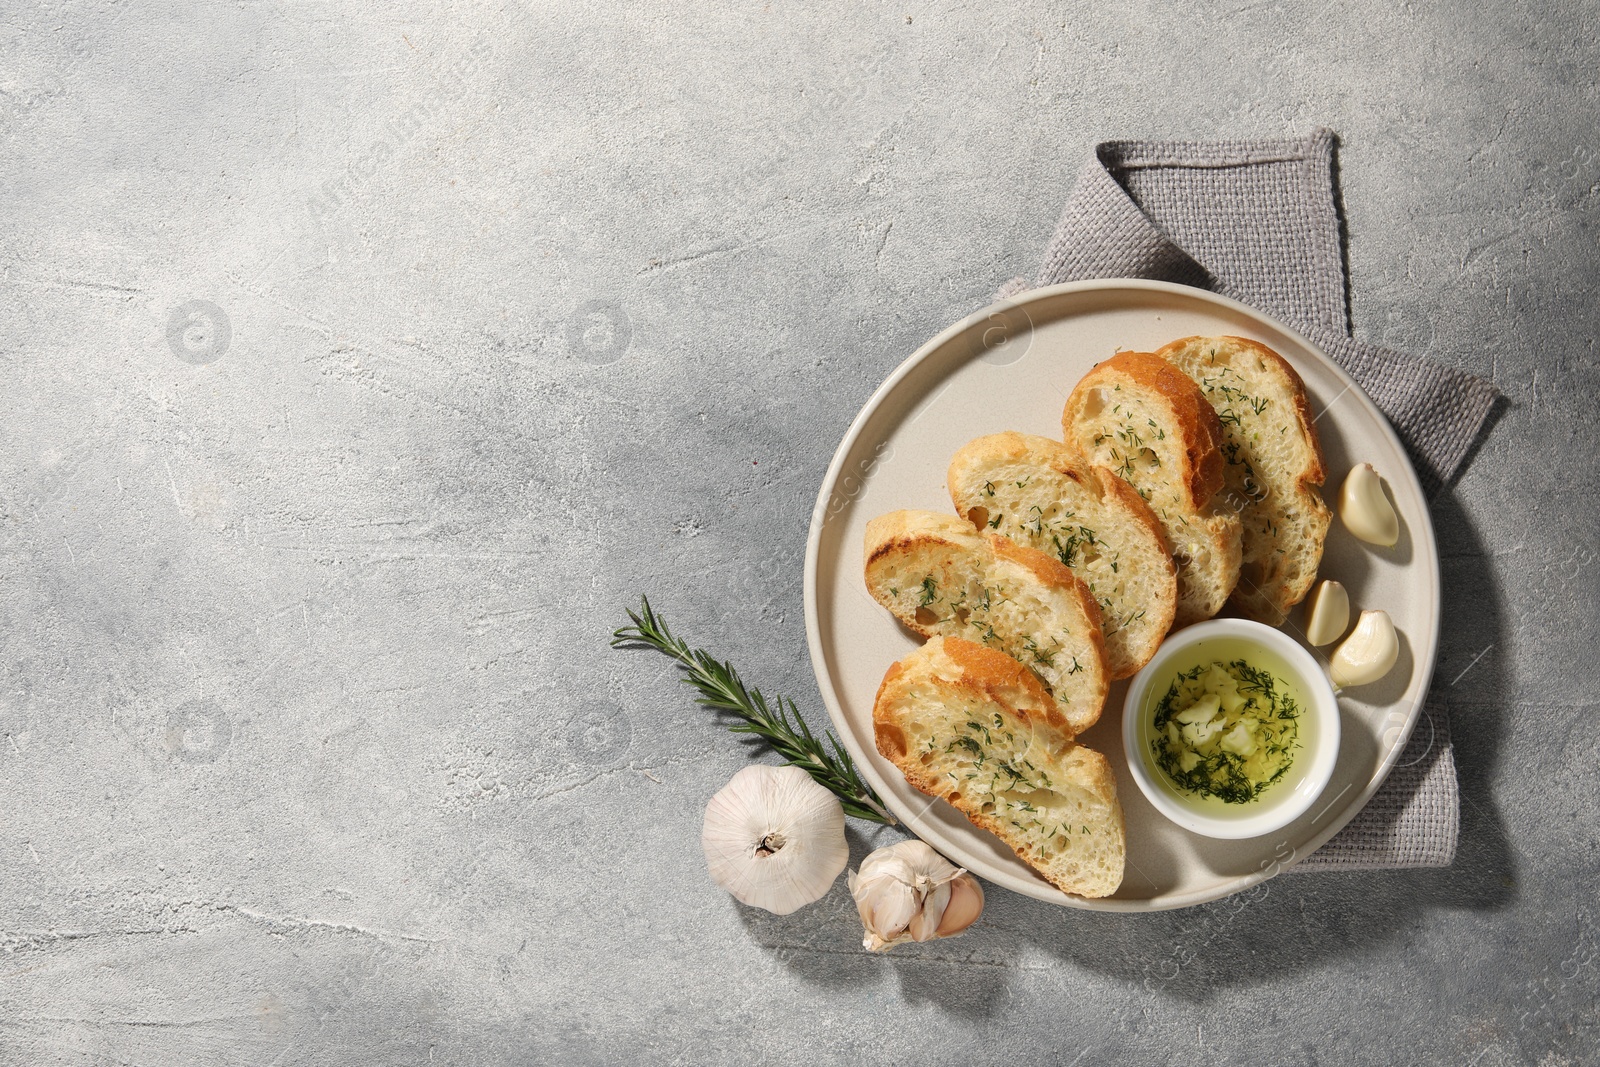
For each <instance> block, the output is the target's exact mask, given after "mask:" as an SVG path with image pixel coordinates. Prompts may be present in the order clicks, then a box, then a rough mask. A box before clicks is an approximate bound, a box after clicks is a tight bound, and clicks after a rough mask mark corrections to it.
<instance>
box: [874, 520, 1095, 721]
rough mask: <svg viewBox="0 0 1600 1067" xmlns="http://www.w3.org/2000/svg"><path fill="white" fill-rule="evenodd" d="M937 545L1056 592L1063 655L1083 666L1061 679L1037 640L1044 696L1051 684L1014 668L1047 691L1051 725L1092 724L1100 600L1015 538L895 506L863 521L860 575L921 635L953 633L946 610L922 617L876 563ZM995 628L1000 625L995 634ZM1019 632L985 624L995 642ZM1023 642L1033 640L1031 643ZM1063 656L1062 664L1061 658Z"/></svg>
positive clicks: (1057, 563) (1058, 565)
mask: <svg viewBox="0 0 1600 1067" xmlns="http://www.w3.org/2000/svg"><path fill="white" fill-rule="evenodd" d="M941 548H953V549H954V550H956V551H957V552H959V553H961V555H962V557H963V558H965V559H968V560H970V561H971V564H972V565H973V566H984V565H987V564H986V560H991V559H992V560H997V561H1001V562H1003V563H1006V564H1010V565H1012V566H1015V567H1018V568H1021V569H1022V570H1023V571H1024V572H1026V574H1027V575H1028V577H1029V578H1030V579H1031V580H1032V581H1033V583H1035V585H1036V586H1037V587H1038V589H1040V590H1041V591H1042V592H1044V593H1045V594H1047V595H1051V596H1056V595H1059V597H1060V598H1062V599H1060V600H1057V602H1056V603H1057V604H1058V605H1059V606H1060V607H1061V608H1062V609H1063V610H1064V611H1065V612H1066V613H1067V617H1068V619H1069V620H1070V630H1069V631H1064V632H1067V633H1070V640H1071V641H1072V642H1074V643H1073V644H1071V645H1069V646H1068V648H1067V651H1066V652H1065V653H1064V655H1071V656H1072V657H1073V661H1074V663H1075V664H1076V663H1078V662H1079V661H1081V663H1082V667H1081V668H1075V670H1074V672H1073V674H1072V675H1071V677H1070V685H1069V684H1067V683H1068V679H1067V678H1066V677H1063V676H1062V675H1059V674H1057V673H1055V672H1056V671H1064V667H1058V666H1057V665H1056V664H1055V663H1054V661H1053V660H1051V659H1049V658H1047V657H1046V656H1045V655H1044V651H1043V649H1044V648H1046V647H1049V646H1046V645H1045V643H1044V642H1043V641H1041V642H1040V650H1039V652H1038V655H1039V657H1040V660H1039V661H1040V663H1041V664H1042V665H1041V666H1040V667H1039V670H1040V671H1041V672H1043V673H1044V675H1045V677H1046V678H1048V679H1049V680H1050V681H1051V683H1052V684H1055V685H1056V686H1057V687H1058V691H1057V692H1055V694H1054V695H1053V696H1050V695H1049V694H1051V690H1050V689H1049V688H1048V687H1047V686H1046V685H1045V684H1044V682H1043V681H1041V680H1040V679H1039V678H1038V676H1037V675H1036V674H1035V672H1034V671H1033V670H1030V669H1029V668H1027V667H1022V666H1021V665H1020V664H1019V665H1018V669H1021V670H1023V671H1025V672H1027V673H1028V674H1029V676H1030V677H1032V678H1033V679H1034V682H1035V684H1037V685H1038V686H1039V687H1040V689H1041V691H1043V692H1044V693H1046V694H1047V699H1048V700H1049V704H1048V714H1049V716H1050V717H1051V720H1052V725H1053V726H1055V727H1056V728H1057V729H1060V730H1063V731H1065V732H1066V733H1067V735H1068V736H1071V735H1073V734H1075V733H1081V732H1082V731H1084V730H1087V729H1088V728H1089V727H1090V726H1092V725H1093V724H1094V723H1095V721H1096V720H1098V719H1099V717H1100V714H1101V711H1102V710H1103V709H1104V707H1105V701H1106V695H1107V693H1108V692H1109V691H1110V687H1111V675H1110V672H1109V670H1108V669H1107V667H1106V648H1105V635H1104V634H1103V633H1102V631H1101V618H1100V606H1099V604H1098V603H1096V601H1095V598H1094V594H1093V593H1092V592H1091V591H1090V590H1089V587H1088V586H1087V585H1085V584H1084V583H1083V580H1082V579H1080V578H1079V577H1078V576H1077V575H1076V574H1074V573H1073V572H1072V570H1071V569H1070V568H1068V567H1066V566H1064V565H1062V563H1061V562H1060V561H1059V560H1057V559H1055V558H1054V557H1052V556H1049V555H1047V554H1045V553H1043V552H1039V551H1037V550H1035V549H1031V548H1027V547H1024V546H1022V545H1018V544H1016V543H1015V542H1013V541H1011V540H1009V539H1008V538H1005V537H1001V536H999V535H998V534H987V533H986V534H979V533H977V532H975V531H974V530H973V528H972V526H971V525H970V524H969V523H968V522H967V521H966V520H965V519H962V518H959V517H958V516H955V515H946V514H943V513H939V512H928V511H895V512H890V513H889V514H887V515H880V516H877V517H876V518H873V519H872V520H870V521H869V522H868V523H867V529H866V537H865V543H864V545H863V549H864V552H863V554H864V556H865V557H866V564H865V567H864V568H863V577H864V579H865V581H866V586H867V592H868V593H869V594H870V595H871V596H872V597H873V598H874V599H876V600H877V601H878V602H879V603H881V604H883V606H884V607H886V608H888V609H889V610H890V611H891V612H892V613H893V614H894V616H895V618H896V619H898V620H899V621H900V623H901V625H903V626H905V627H906V628H907V629H910V630H911V631H913V632H914V633H916V634H918V635H920V636H922V637H925V638H933V637H938V636H941V635H944V636H950V637H951V639H952V640H957V638H954V637H953V636H951V631H952V629H953V627H952V619H951V618H950V617H949V616H934V615H926V616H924V615H922V613H921V611H920V609H917V608H915V607H913V606H911V605H908V604H907V603H906V602H905V601H904V600H899V601H897V600H895V599H893V597H891V595H890V592H889V591H888V590H887V589H886V588H885V587H886V585H888V584H889V583H887V582H885V581H884V580H882V578H881V577H880V575H881V573H882V572H881V570H880V567H881V568H892V567H893V566H894V565H895V562H896V559H897V557H911V556H914V555H915V554H916V553H918V552H919V551H922V550H924V549H927V550H938V549H941ZM936 603H937V602H936ZM975 617H976V616H975ZM961 618H962V620H963V621H962V622H958V623H956V624H955V625H956V626H962V625H965V619H966V616H965V615H963V616H962V617H961ZM996 630H999V631H1000V633H999V635H998V638H997V637H996V632H995V631H996ZM1023 636H1026V634H1016V633H1015V631H1009V632H1008V631H1006V630H1005V629H1004V628H1003V627H1002V626H1001V625H1000V623H999V622H998V620H995V621H993V622H992V625H991V627H990V633H989V638H990V639H998V640H1000V641H1001V642H1002V643H1004V642H1005V641H1007V640H1015V639H1017V638H1019V637H1023ZM967 643H969V644H970V643H971V642H967ZM978 647H983V646H981V645H980V646H978ZM1027 647H1029V648H1034V647H1035V646H1033V645H1031V644H1030V645H1028V646H1027ZM1058 647H1059V646H1058ZM1016 651H1017V654H1018V655H1024V654H1025V653H1024V652H1023V651H1022V650H1021V649H1020V648H1019V649H1017V650H1016ZM1000 655H1001V656H1002V658H1004V659H1006V660H1008V661H1010V662H1012V663H1015V662H1016V661H1015V660H1012V659H1011V657H1010V656H1008V655H1006V654H1005V653H1000ZM1062 662H1063V664H1064V662H1065V661H1064V660H1063V661H1062Z"/></svg>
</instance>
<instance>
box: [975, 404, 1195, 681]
mask: <svg viewBox="0 0 1600 1067" xmlns="http://www.w3.org/2000/svg"><path fill="white" fill-rule="evenodd" d="M991 478H992V479H993V482H992V483H991V482H990V480H989V479H991ZM1013 479H1020V480H1016V481H1013ZM945 481H946V486H947V488H948V490H949V492H950V498H951V501H952V503H954V504H955V507H956V510H957V512H958V513H961V514H964V515H965V517H966V519H967V521H968V522H969V523H970V524H971V525H972V527H973V529H975V530H976V531H977V532H979V533H982V534H987V533H988V532H989V531H990V530H991V529H992V530H995V531H997V532H998V533H999V534H1001V535H1003V536H1006V537H1008V538H1011V539H1012V540H1013V541H1014V542H1015V543H1016V544H1018V545H1020V546H1023V547H1027V548H1030V549H1035V550H1038V551H1041V552H1043V553H1044V555H1045V556H1046V557H1048V558H1050V559H1052V560H1054V561H1055V562H1057V563H1059V564H1062V565H1064V566H1066V567H1068V569H1070V570H1071V571H1072V572H1073V573H1074V574H1075V575H1077V576H1078V578H1079V579H1080V580H1082V581H1083V582H1084V584H1085V585H1086V586H1088V591H1089V595H1090V597H1091V599H1093V600H1094V601H1095V605H1096V609H1097V610H1098V612H1099V614H1100V616H1101V618H1100V623H1101V629H1102V636H1103V637H1104V640H1105V655H1106V661H1107V664H1108V667H1109V669H1110V672H1111V677H1112V678H1113V679H1116V678H1127V677H1130V676H1131V675H1133V674H1136V673H1137V672H1138V671H1139V669H1140V668H1141V667H1143V666H1144V665H1145V663H1147V662H1149V659H1150V657H1151V656H1153V655H1155V651H1156V649H1157V648H1158V647H1159V645H1160V642H1161V638H1162V636H1163V635H1165V634H1166V632H1167V631H1168V630H1169V629H1170V628H1171V626H1172V621H1173V617H1174V614H1175V611H1176V605H1177V592H1178V584H1177V571H1176V568H1175V567H1174V566H1173V563H1172V558H1171V553H1172V549H1171V547H1170V546H1169V544H1168V541H1167V538H1166V536H1165V535H1164V533H1163V532H1162V526H1161V522H1160V520H1159V519H1158V518H1157V517H1156V515H1155V513H1154V512H1153V511H1151V510H1150V505H1149V504H1147V503H1146V502H1145V500H1144V498H1143V497H1141V496H1140V495H1139V492H1138V490H1137V489H1135V488H1134V487H1133V486H1131V485H1129V484H1128V483H1127V482H1126V481H1124V480H1123V479H1121V478H1119V477H1117V476H1116V475H1114V474H1112V473H1111V472H1110V471H1108V470H1105V469H1104V468H1101V467H1097V466H1093V465H1092V464H1090V463H1087V462H1085V461H1084V460H1083V459H1082V458H1081V457H1080V456H1079V454H1078V453H1077V452H1075V451H1074V450H1073V449H1072V448H1070V447H1069V446H1067V445H1065V444H1063V443H1062V442H1060V441H1055V440H1051V439H1050V438H1047V437H1038V436H1035V435H1032V434H1023V433H1017V432H1015V431H1009V430H1008V431H1002V432H1000V433H994V434H988V435H986V436H983V437H979V438H976V439H974V440H972V441H969V442H967V443H966V444H965V445H963V446H962V447H961V448H960V449H958V450H957V451H956V454H955V455H954V456H953V457H952V458H951V460H950V466H949V468H948V470H947V471H946V476H945ZM1030 505H1031V507H1030ZM1030 515H1031V518H1030ZM991 520H992V521H991ZM1091 528H1092V530H1091ZM1084 535H1087V536H1088V541H1087V544H1086V546H1085V545H1082V544H1081V543H1080V542H1079V541H1078V540H1077V538H1079V537H1082V536H1084ZM1119 562H1120V567H1121V569H1120V570H1119V569H1118V568H1119ZM1135 575H1136V576H1137V577H1136V578H1134V577H1132V576H1135Z"/></svg>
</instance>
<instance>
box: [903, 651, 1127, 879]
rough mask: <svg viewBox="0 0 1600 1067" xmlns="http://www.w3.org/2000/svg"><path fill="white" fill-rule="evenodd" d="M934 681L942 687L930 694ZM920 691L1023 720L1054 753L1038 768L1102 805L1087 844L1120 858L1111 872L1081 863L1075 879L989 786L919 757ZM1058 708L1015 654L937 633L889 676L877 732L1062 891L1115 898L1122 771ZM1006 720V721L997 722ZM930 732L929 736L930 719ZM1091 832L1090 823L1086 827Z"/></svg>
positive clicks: (930, 790)
mask: <svg viewBox="0 0 1600 1067" xmlns="http://www.w3.org/2000/svg"><path fill="white" fill-rule="evenodd" d="M942 660H948V663H943V662H941V661H942ZM930 670H932V672H933V673H932V675H931V677H930ZM913 672H915V673H914V674H913ZM929 688H932V689H934V690H935V692H934V693H929V692H928V691H927V690H928V689H929ZM912 690H917V691H918V693H917V694H916V695H917V696H920V697H923V698H928V697H932V698H933V699H936V700H938V701H939V702H940V703H946V702H948V703H957V702H958V701H959V699H960V698H961V697H963V696H965V697H967V698H969V699H970V700H971V701H972V702H974V703H982V704H986V705H992V706H993V707H995V708H998V709H1001V710H1002V711H1003V713H1004V714H1005V715H1006V716H1009V717H1011V718H1014V719H1015V720H1017V722H1018V723H1019V724H1020V725H1021V726H1022V727H1024V728H1025V729H1026V731H1027V734H1028V735H1029V737H1030V738H1031V741H1032V742H1033V743H1034V744H1036V745H1037V746H1038V751H1040V753H1041V754H1043V755H1044V756H1045V758H1046V759H1048V760H1049V763H1048V766H1047V768H1046V767H1040V768H1037V769H1041V770H1042V769H1048V772H1049V774H1050V775H1052V776H1054V777H1055V787H1056V788H1064V787H1067V786H1068V785H1069V784H1070V788H1071V789H1073V790H1076V791H1080V792H1081V793H1084V794H1087V795H1089V796H1090V797H1092V798H1093V800H1094V802H1095V803H1096V804H1097V805H1099V814H1098V815H1097V817H1096V819H1097V821H1096V822H1095V825H1094V827H1093V829H1094V834H1095V836H1094V837H1091V838H1085V839H1083V844H1084V846H1086V847H1087V848H1088V849H1090V850H1092V851H1093V852H1095V853H1097V854H1101V855H1104V856H1106V857H1107V858H1108V859H1109V860H1110V861H1111V863H1110V869H1109V870H1105V869H1102V870H1099V871H1095V870H1093V869H1092V868H1091V869H1089V870H1087V871H1086V870H1085V869H1084V868H1083V867H1082V866H1081V865H1080V866H1078V867H1077V868H1076V869H1077V871H1078V875H1077V877H1072V876H1071V875H1070V874H1069V873H1067V871H1070V870H1071V869H1073V868H1071V867H1068V868H1065V869H1064V868H1063V867H1062V866H1061V865H1060V860H1061V855H1060V853H1059V850H1058V854H1057V856H1056V857H1051V856H1049V855H1047V854H1046V853H1045V852H1044V851H1042V849H1041V839H1039V838H1038V837H1037V835H1030V834H1029V833H1026V832H1022V831H1021V828H1020V826H1019V825H1017V824H1015V823H1010V824H1008V823H1007V822H1006V821H1005V820H1004V819H1002V818H1000V817H999V816H998V814H997V813H991V812H988V811H985V810H984V807H985V806H987V807H989V808H991V809H992V808H993V807H994V805H993V804H992V803H990V804H987V805H985V804H984V799H985V798H984V795H983V794H982V793H981V791H978V790H973V789H970V788H968V787H966V786H958V785H955V784H953V783H952V782H951V781H950V779H949V778H947V777H944V776H941V775H939V774H938V773H936V772H935V771H934V770H933V769H931V768H930V766H929V765H928V759H927V757H926V755H924V757H923V758H921V759H919V758H917V756H916V755H914V754H913V753H912V751H911V750H912V747H913V746H912V744H911V742H910V740H909V738H908V737H907V730H908V729H910V730H913V731H916V730H917V729H919V727H918V726H917V721H916V720H915V719H914V718H908V717H907V715H906V708H907V706H908V704H910V703H911V700H910V699H909V698H911V697H912V695H913V694H912V692H911V691H912ZM1051 706H1052V702H1051V700H1050V695H1049V693H1048V692H1047V691H1045V690H1044V689H1043V687H1042V686H1040V685H1039V683H1038V681H1037V680H1036V679H1035V678H1034V677H1033V676H1032V673H1031V672H1030V671H1028V670H1026V669H1025V668H1023V667H1022V666H1021V665H1020V664H1018V663H1017V662H1016V661H1015V660H1013V659H1011V657H1009V656H1007V655H1005V654H1004V653H1001V652H997V651H995V650H993V649H990V648H985V647H984V646H982V645H978V644H975V643H973V642H970V641H965V640H963V639H961V638H955V637H946V638H935V639H934V640H932V641H930V642H928V644H927V645H924V646H923V647H922V648H921V649H918V650H917V651H916V652H913V653H912V654H911V655H909V656H907V657H906V658H905V659H903V660H901V661H900V662H899V663H896V664H895V665H893V666H891V667H890V668H889V670H888V672H887V673H885V675H884V679H883V683H882V684H881V685H880V686H879V687H878V693H877V697H876V699H875V700H874V702H873V736H874V739H875V743H876V745H877V749H878V751H879V753H880V754H881V755H883V756H884V757H885V758H886V759H888V760H889V761H890V762H892V763H893V764H894V765H895V766H896V767H897V768H898V769H899V770H900V772H901V773H902V774H903V775H904V776H905V779H906V782H907V783H908V784H909V785H911V786H912V787H913V788H914V789H917V790H918V791H920V792H922V793H924V794H927V795H928V796H933V797H939V798H942V799H944V800H946V801H948V802H949V803H950V804H952V805H953V806H954V807H955V808H956V809H957V810H959V811H960V812H961V813H962V814H963V815H965V816H966V817H967V819H968V820H970V821H971V822H972V823H973V825H975V826H977V827H979V828H980V829H983V830H986V831H988V832H990V833H992V834H994V835H995V836H996V837H998V838H1000V840H1002V841H1004V842H1005V843H1006V844H1007V845H1008V846H1010V847H1011V849H1012V850H1013V851H1014V852H1015V853H1016V854H1017V856H1018V858H1019V859H1021V860H1022V861H1023V862H1025V863H1027V864H1028V865H1029V866H1031V867H1033V868H1034V870H1036V871H1037V872H1038V873H1039V874H1040V875H1042V876H1043V877H1044V878H1046V879H1047V880H1049V881H1050V882H1052V883H1053V884H1054V885H1056V886H1057V888H1059V889H1061V890H1063V891H1064V892H1068V893H1075V894H1078V895H1080V896H1084V897H1090V898H1093V897H1103V896H1107V895H1109V894H1111V893H1113V892H1115V891H1116V889H1117V886H1118V885H1119V884H1120V883H1121V880H1122V869H1123V864H1124V854H1125V852H1124V850H1125V837H1126V830H1125V827H1124V822H1123V816H1122V809H1121V805H1120V804H1119V803H1118V800H1117V787H1116V777H1115V774H1114V772H1113V771H1112V769H1111V764H1110V762H1109V761H1108V760H1107V759H1106V758H1105V757H1104V756H1102V755H1101V754H1100V753H1098V752H1094V751H1092V750H1090V749H1087V748H1084V747H1083V746H1081V745H1079V744H1077V743H1076V742H1074V741H1073V740H1072V736H1071V734H1070V733H1066V732H1062V731H1060V730H1059V729H1057V728H1055V726H1054V724H1053V723H1052V722H1050V721H1049V716H1048V714H1047V712H1048V710H1049V709H1050V708H1051ZM998 723H999V719H997V720H996V725H997V726H998ZM968 725H971V724H968ZM920 729H921V730H922V731H923V733H924V736H926V730H927V727H926V725H923V726H921V727H920ZM923 751H924V752H926V751H927V750H923ZM991 799H992V797H991ZM1030 810H1031V809H1030ZM1090 829H1091V828H1090V827H1089V826H1084V827H1083V830H1084V832H1085V833H1088V832H1089V831H1090ZM1073 847H1074V848H1076V842H1074V845H1073ZM1080 858H1081V856H1080Z"/></svg>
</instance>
